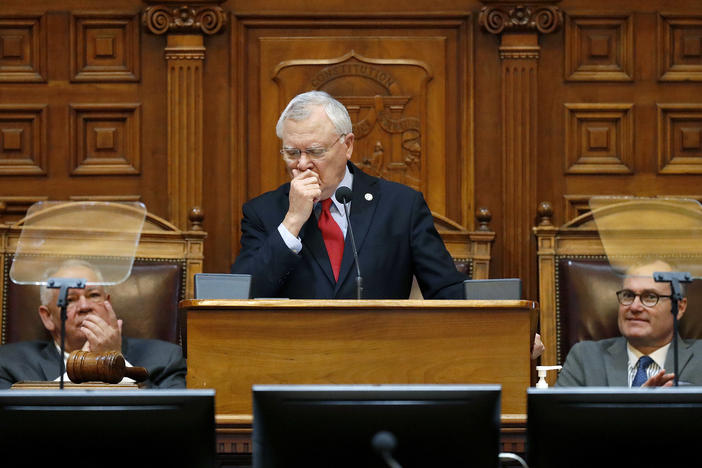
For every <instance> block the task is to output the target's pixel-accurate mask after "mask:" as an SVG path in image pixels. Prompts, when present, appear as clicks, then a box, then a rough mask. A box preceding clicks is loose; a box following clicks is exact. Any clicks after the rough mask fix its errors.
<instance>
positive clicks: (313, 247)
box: [232, 163, 467, 299]
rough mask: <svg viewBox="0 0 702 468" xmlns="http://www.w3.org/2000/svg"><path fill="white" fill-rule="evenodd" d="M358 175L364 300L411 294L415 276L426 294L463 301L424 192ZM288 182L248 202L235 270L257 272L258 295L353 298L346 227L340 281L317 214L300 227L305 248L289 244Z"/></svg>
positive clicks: (356, 222)
mask: <svg viewBox="0 0 702 468" xmlns="http://www.w3.org/2000/svg"><path fill="white" fill-rule="evenodd" d="M349 169H350V171H351V172H352V173H353V176H354V179H353V196H352V200H351V214H350V219H351V228H352V229H353V233H354V237H355V240H356V247H357V249H358V263H359V265H360V269H361V276H362V277H363V298H364V299H407V298H408V297H409V293H410V289H411V287H412V275H413V274H414V275H415V276H416V277H417V282H418V283H419V287H420V289H421V290H422V294H423V296H424V298H425V299H463V298H464V297H465V293H464V292H463V284H462V282H463V280H464V279H467V278H466V277H465V275H463V274H461V273H460V272H458V271H457V270H456V267H455V265H454V263H453V259H452V258H451V255H450V254H449V253H448V251H447V250H446V247H445V246H444V243H443V241H442V239H441V237H440V236H439V233H438V232H437V231H436V228H435V227H434V219H433V217H432V215H431V212H430V211H429V207H428V206H427V204H426V202H425V201H424V197H423V196H422V194H421V193H420V192H417V191H416V190H413V189H411V188H409V187H407V186H404V185H402V184H398V183H394V182H389V181H386V180H383V179H379V178H377V177H372V176H369V175H367V174H365V173H364V172H362V171H361V170H360V169H358V168H357V167H356V166H354V165H353V164H351V163H349ZM289 191H290V184H289V183H287V184H284V185H282V186H280V187H279V188H278V189H277V190H274V191H271V192H267V193H264V194H263V195H261V196H259V197H256V198H254V199H253V200H250V201H248V202H247V203H245V204H244V207H243V214H244V217H243V220H242V222H241V229H242V237H241V252H240V253H239V256H238V257H237V259H236V261H235V262H234V265H232V273H247V274H250V275H252V296H253V297H284V298H290V299H355V298H356V268H355V266H354V256H353V250H352V248H351V235H350V233H348V232H347V235H346V245H345V249H344V256H343V260H342V262H341V270H340V272H339V281H338V283H337V282H336V281H334V276H333V274H332V269H331V264H330V262H329V257H328V256H327V251H326V248H325V246H324V241H323V239H322V234H321V232H320V231H319V228H318V227H317V220H316V218H315V216H314V213H313V214H311V215H310V219H309V220H308V221H307V222H306V223H305V224H304V226H303V227H302V230H301V231H300V238H301V240H302V245H303V247H302V251H301V252H300V254H295V253H293V252H292V251H290V249H289V248H288V247H287V246H286V245H285V242H284V241H283V239H282V238H281V236H280V234H279V233H278V225H280V223H281V222H282V221H283V218H284V217H285V214H286V212H287V211H288V193H289Z"/></svg>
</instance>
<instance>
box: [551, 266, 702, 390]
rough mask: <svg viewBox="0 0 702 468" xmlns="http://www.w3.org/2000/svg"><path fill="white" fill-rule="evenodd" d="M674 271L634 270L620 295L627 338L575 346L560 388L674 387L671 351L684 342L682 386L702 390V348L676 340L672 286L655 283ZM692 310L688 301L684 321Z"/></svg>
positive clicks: (680, 350)
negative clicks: (655, 275) (674, 343)
mask: <svg viewBox="0 0 702 468" xmlns="http://www.w3.org/2000/svg"><path fill="white" fill-rule="evenodd" d="M668 271H673V269H672V267H671V265H669V264H668V263H666V262H663V261H660V260H653V261H649V262H642V263H640V264H637V265H635V266H632V267H631V268H629V270H628V271H627V274H626V276H625V278H624V282H623V284H622V289H621V290H619V291H617V294H616V298H617V300H618V302H619V311H618V315H617V325H618V327H619V332H620V333H621V334H622V336H620V337H617V338H608V339H604V340H599V341H581V342H580V343H577V344H576V345H575V346H573V348H572V349H571V350H570V352H569V353H568V356H567V358H566V361H565V363H564V365H563V369H562V370H561V372H560V374H559V376H558V380H557V381H556V386H564V387H569V386H601V387H626V386H629V387H639V386H644V387H658V386H670V385H672V384H673V379H674V375H673V374H672V373H671V372H668V373H666V371H672V370H673V359H674V356H673V350H672V349H671V346H670V345H671V343H672V341H673V340H674V339H675V340H678V372H679V377H678V382H679V384H693V385H702V344H701V343H700V342H698V341H697V340H690V341H688V340H683V339H681V338H680V336H673V335H674V330H673V329H674V324H673V314H672V304H671V300H670V299H671V292H672V290H671V285H670V283H667V282H656V281H655V280H654V279H653V273H654V272H668ZM684 294H685V290H684V288H683V295H684ZM612 300H614V298H612ZM686 310H687V298H686V297H683V298H682V299H681V300H680V301H678V315H677V317H678V320H679V319H680V318H682V316H683V314H685V311H686Z"/></svg>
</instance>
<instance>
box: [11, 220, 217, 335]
mask: <svg viewBox="0 0 702 468" xmlns="http://www.w3.org/2000/svg"><path fill="white" fill-rule="evenodd" d="M191 218H192V217H191ZM195 218H197V216H195V217H194V218H193V219H195ZM23 224H24V219H23V220H20V221H19V222H17V223H15V224H13V225H6V224H0V246H2V249H3V250H2V251H0V267H2V282H1V283H0V297H2V315H1V316H0V325H1V327H2V336H1V338H2V341H1V343H2V344H5V343H13V342H16V341H23V340H45V339H49V334H48V332H47V331H46V330H45V329H44V326H43V325H42V323H41V320H40V319H39V314H38V307H39V305H40V302H41V301H40V299H39V287H38V286H30V285H17V284H15V283H13V282H12V281H11V279H10V268H11V265H12V258H13V254H14V249H15V246H16V245H17V240H18V239H19V237H20V234H21V230H22V226H23ZM205 237H206V233H205V232H204V231H202V229H201V228H200V227H199V223H198V222H197V220H195V222H194V223H193V225H192V227H191V230H190V231H181V230H179V229H178V228H176V227H175V226H174V225H172V224H171V223H169V222H168V221H166V220H164V219H162V218H160V217H158V216H156V215H153V214H150V213H147V215H146V219H145V222H144V227H143V230H142V233H141V237H140V239H139V244H138V246H137V251H136V255H135V260H134V265H133V267H132V272H131V275H130V276H129V277H128V278H127V280H126V281H124V282H123V283H121V284H118V285H113V286H108V287H107V292H108V293H110V295H111V302H112V304H113V306H114V309H115V312H116V314H117V316H118V318H121V319H123V321H124V324H123V333H124V335H125V336H130V337H136V338H158V339H161V340H165V341H170V342H173V343H179V344H182V345H184V344H185V340H186V331H185V318H184V317H179V312H178V302H179V301H180V300H182V299H185V298H192V297H194V296H193V284H192V283H193V275H194V274H195V273H200V272H202V261H203V256H202V253H203V242H204V239H205ZM184 349H185V348H184Z"/></svg>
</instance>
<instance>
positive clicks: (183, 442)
mask: <svg viewBox="0 0 702 468" xmlns="http://www.w3.org/2000/svg"><path fill="white" fill-rule="evenodd" d="M215 449H216V446H215V418H214V390H63V391H60V390H59V391H56V390H3V391H0V453H2V464H3V465H4V466H8V467H9V466H46V467H51V466H80V467H98V466H99V467H117V466H120V467H126V466H128V467H147V466H148V467H154V466H187V467H208V468H212V467H214V466H215V454H216V451H215ZM67 463H68V465H67Z"/></svg>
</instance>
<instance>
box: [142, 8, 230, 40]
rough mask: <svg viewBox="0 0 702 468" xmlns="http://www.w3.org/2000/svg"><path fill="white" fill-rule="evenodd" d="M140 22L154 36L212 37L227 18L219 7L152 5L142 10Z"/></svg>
mask: <svg viewBox="0 0 702 468" xmlns="http://www.w3.org/2000/svg"><path fill="white" fill-rule="evenodd" d="M142 22H143V24H144V26H145V27H146V29H148V30H149V32H151V33H152V34H156V35H160V34H166V33H168V32H172V33H179V34H188V33H190V34H198V33H202V34H206V35H212V34H217V33H218V32H219V31H221V30H222V28H223V27H224V26H225V25H226V23H227V17H226V15H225V13H224V10H223V9H222V8H221V7H219V6H211V5H208V6H188V5H182V6H178V7H172V6H166V5H153V6H149V7H147V8H146V9H145V10H144V13H143V15H142Z"/></svg>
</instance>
